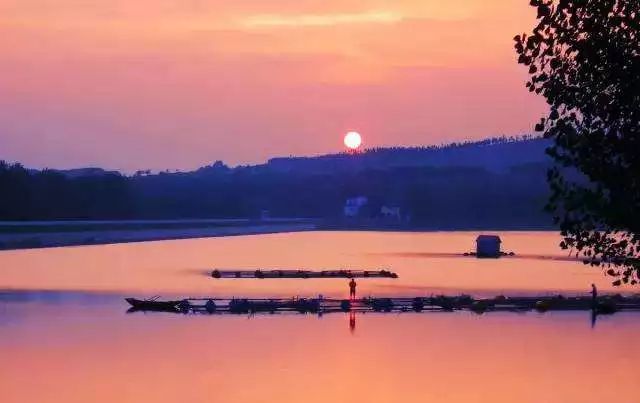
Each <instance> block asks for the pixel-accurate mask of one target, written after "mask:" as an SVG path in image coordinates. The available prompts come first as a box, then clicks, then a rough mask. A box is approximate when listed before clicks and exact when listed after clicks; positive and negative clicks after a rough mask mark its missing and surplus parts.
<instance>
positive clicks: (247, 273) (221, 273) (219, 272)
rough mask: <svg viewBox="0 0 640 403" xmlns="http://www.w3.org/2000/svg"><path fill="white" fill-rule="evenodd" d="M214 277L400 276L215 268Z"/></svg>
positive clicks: (393, 275) (380, 272)
mask: <svg viewBox="0 0 640 403" xmlns="http://www.w3.org/2000/svg"><path fill="white" fill-rule="evenodd" d="M211 277H213V278H218V279H219V278H259V279H265V278H303V279H306V278H374V277H377V278H398V275H397V274H396V273H394V272H392V271H389V270H384V269H382V270H344V269H336V270H321V271H314V270H284V269H282V270H280V269H275V270H273V269H270V270H263V269H257V270H223V269H215V270H213V271H212V272H211Z"/></svg>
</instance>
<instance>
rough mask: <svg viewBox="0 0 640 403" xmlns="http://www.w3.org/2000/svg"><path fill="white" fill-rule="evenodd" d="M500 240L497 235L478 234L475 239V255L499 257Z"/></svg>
mask: <svg viewBox="0 0 640 403" xmlns="http://www.w3.org/2000/svg"><path fill="white" fill-rule="evenodd" d="M501 243H502V240H501V239H500V237H499V236H497V235H479V236H478V238H477V239H476V256H477V257H493V258H496V257H500V254H501V253H500V244H501Z"/></svg>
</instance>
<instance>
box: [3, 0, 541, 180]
mask: <svg viewBox="0 0 640 403" xmlns="http://www.w3.org/2000/svg"><path fill="white" fill-rule="evenodd" d="M528 3H529V1H528V0H456V1H442V0H394V1H376V0H368V1H365V0H268V1H267V0H226V1H221V0H211V1H205V0H135V1H132V0H0V55H2V56H1V57H0V159H6V160H10V161H20V162H23V163H24V164H26V165H28V166H34V167H45V166H49V167H60V168H66V167H78V166H103V167H108V168H116V169H123V170H128V171H131V170H135V169H143V168H151V169H160V168H171V169H176V168H179V169H189V168H194V167H198V166H201V165H204V164H208V163H211V162H212V161H214V160H216V159H222V160H224V161H226V162H228V163H230V164H238V163H254V162H261V161H264V160H266V159H267V158H269V157H271V156H276V155H289V154H294V155H300V154H319V153H325V152H335V151H340V150H342V149H343V145H342V136H343V134H344V133H345V132H347V131H348V130H357V131H359V132H360V133H361V134H362V136H363V140H364V145H365V146H367V147H372V146H388V145H423V144H433V143H441V142H449V141H453V140H460V139H473V138H482V137H486V136H491V135H496V134H518V133H524V132H529V131H531V128H532V124H533V122H534V121H536V120H537V119H538V118H539V117H540V116H541V114H542V113H543V112H544V111H545V107H544V103H543V101H542V100H541V99H539V98H537V97H535V96H533V95H530V94H529V93H528V92H527V91H526V89H525V88H524V81H525V78H526V71H525V70H524V68H523V67H522V66H519V65H517V64H516V62H515V56H514V55H515V53H514V51H513V40H512V38H513V36H514V35H515V34H517V33H521V32H524V31H529V30H530V28H531V26H532V24H533V21H534V17H535V11H534V9H533V8H531V7H530V6H528Z"/></svg>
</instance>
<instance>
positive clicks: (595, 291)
mask: <svg viewBox="0 0 640 403" xmlns="http://www.w3.org/2000/svg"><path fill="white" fill-rule="evenodd" d="M597 300H598V289H597V288H596V285H595V284H591V308H593V309H595V308H596V305H597Z"/></svg>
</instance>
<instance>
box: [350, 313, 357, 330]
mask: <svg viewBox="0 0 640 403" xmlns="http://www.w3.org/2000/svg"><path fill="white" fill-rule="evenodd" d="M349 330H350V331H351V334H353V333H354V332H355V331H356V313H355V312H353V311H351V312H349Z"/></svg>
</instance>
